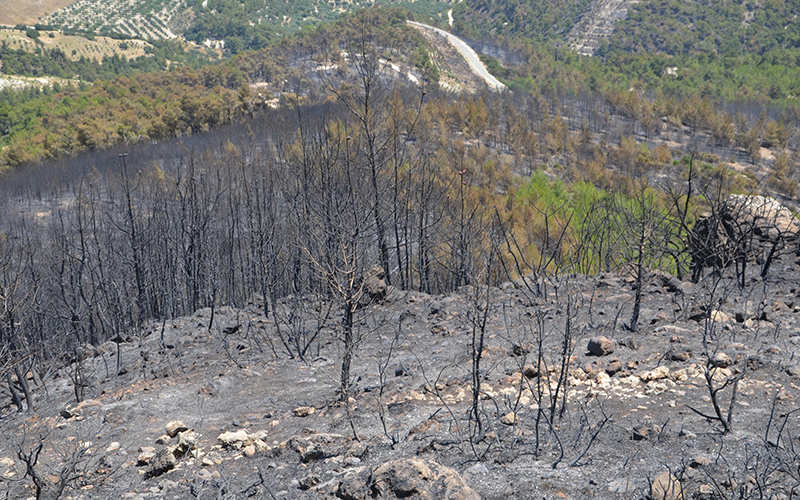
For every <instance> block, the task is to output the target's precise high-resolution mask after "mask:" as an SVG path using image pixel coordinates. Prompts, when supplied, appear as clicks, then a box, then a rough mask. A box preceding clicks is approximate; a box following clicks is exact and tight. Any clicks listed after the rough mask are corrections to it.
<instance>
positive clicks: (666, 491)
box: [650, 471, 683, 500]
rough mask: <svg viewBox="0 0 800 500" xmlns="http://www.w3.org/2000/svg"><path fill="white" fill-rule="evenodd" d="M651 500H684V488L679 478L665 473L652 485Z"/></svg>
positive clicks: (667, 472)
mask: <svg viewBox="0 0 800 500" xmlns="http://www.w3.org/2000/svg"><path fill="white" fill-rule="evenodd" d="M650 498H652V499H653V500H683V486H681V482H680V481H678V478H676V477H675V476H673V475H672V474H670V473H669V471H664V472H662V473H661V474H659V475H658V476H657V477H656V478H655V479H654V480H653V484H651V485H650Z"/></svg>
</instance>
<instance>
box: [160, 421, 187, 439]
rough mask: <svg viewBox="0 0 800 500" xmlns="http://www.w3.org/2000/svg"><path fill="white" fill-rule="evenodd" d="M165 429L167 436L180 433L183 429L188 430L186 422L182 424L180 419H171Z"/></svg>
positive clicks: (172, 436)
mask: <svg viewBox="0 0 800 500" xmlns="http://www.w3.org/2000/svg"><path fill="white" fill-rule="evenodd" d="M165 430H166V431H167V435H168V436H169V437H171V438H174V437H175V436H177V435H178V434H179V433H181V432H183V431H188V430H189V428H188V427H186V424H184V423H183V422H181V421H180V420H173V421H172V422H170V423H168V424H167V427H166V428H165Z"/></svg>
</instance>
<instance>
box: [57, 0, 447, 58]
mask: <svg viewBox="0 0 800 500" xmlns="http://www.w3.org/2000/svg"><path fill="white" fill-rule="evenodd" d="M372 5H382V6H389V7H392V6H394V7H404V8H407V9H409V11H411V12H414V13H415V14H416V15H418V16H419V17H420V19H421V20H424V21H426V22H442V21H446V20H447V15H446V13H447V11H448V10H449V9H450V8H451V6H452V5H453V2H452V1H451V0H414V1H411V0H378V1H373V0H352V1H349V2H328V1H322V0H297V1H291V2H290V1H285V0H277V1H276V0H148V1H147V2H130V1H128V0H111V1H99V0H79V1H77V2H74V3H72V4H70V5H69V6H67V7H64V8H61V9H58V10H56V11H55V12H52V13H50V14H49V15H47V16H44V17H43V18H42V22H44V23H47V24H48V25H52V26H54V27H57V28H59V29H62V30H63V29H69V30H79V31H83V32H88V33H97V34H106V35H113V36H118V37H126V38H140V39H145V40H159V39H173V38H175V37H177V36H181V35H182V36H184V37H185V38H186V39H187V40H191V41H194V42H196V43H198V44H203V43H204V42H205V43H207V44H209V45H213V46H215V47H224V50H225V52H227V53H228V54H237V53H239V52H241V51H243V50H257V49H262V48H265V47H266V46H268V45H269V44H270V43H272V42H275V41H277V40H279V39H281V38H283V37H285V36H287V35H288V34H291V33H293V32H295V31H297V30H298V29H302V28H304V27H308V26H313V25H317V24H319V23H323V22H330V21H334V20H336V19H338V18H339V17H341V16H342V15H343V14H346V13H348V12H353V11H355V10H358V9H361V8H364V7H369V6H372ZM219 42H224V43H219Z"/></svg>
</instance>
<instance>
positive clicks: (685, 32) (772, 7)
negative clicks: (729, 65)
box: [605, 0, 800, 65]
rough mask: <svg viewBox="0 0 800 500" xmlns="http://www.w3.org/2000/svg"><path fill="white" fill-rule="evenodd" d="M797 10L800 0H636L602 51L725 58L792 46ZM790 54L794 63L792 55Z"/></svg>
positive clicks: (798, 42) (796, 43) (798, 35)
mask: <svg viewBox="0 0 800 500" xmlns="http://www.w3.org/2000/svg"><path fill="white" fill-rule="evenodd" d="M798 13H800V3H798V2H792V1H788V2H784V1H775V0H769V1H766V2H752V1H747V0H728V1H725V2H712V1H710V0H690V1H681V2H678V1H675V0H649V1H647V2H640V3H637V4H635V5H634V6H633V7H632V8H631V9H630V11H629V12H628V17H627V18H626V19H624V20H622V21H620V22H618V23H617V25H616V27H615V33H614V35H613V36H612V37H611V39H610V41H609V43H608V46H607V48H606V49H605V52H606V53H631V52H634V53H639V52H648V53H651V54H653V53H663V54H668V55H672V56H681V55H701V54H705V55H714V56H725V57H729V56H738V55H741V54H753V55H764V54H765V53H767V52H770V51H776V50H781V49H796V48H800V26H798V23H797V22H795V18H796V17H797V15H798ZM778 53H779V54H782V56H780V57H781V59H784V60H785V61H788V60H789V58H788V56H787V55H786V53H782V52H778ZM791 59H792V63H793V65H794V62H796V59H797V54H795V55H794V57H792V58H791Z"/></svg>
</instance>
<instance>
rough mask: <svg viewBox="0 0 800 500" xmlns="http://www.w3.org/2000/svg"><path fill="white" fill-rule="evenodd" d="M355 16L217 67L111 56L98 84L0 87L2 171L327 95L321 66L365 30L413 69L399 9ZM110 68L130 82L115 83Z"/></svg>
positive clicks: (416, 43)
mask: <svg viewBox="0 0 800 500" xmlns="http://www.w3.org/2000/svg"><path fill="white" fill-rule="evenodd" d="M358 19H360V21H359V20H358ZM358 19H356V17H348V18H346V19H343V20H341V21H339V22H337V23H334V24H330V25H325V26H322V27H320V28H318V29H311V30H308V31H307V32H304V33H302V34H301V35H300V36H296V37H293V38H290V39H286V40H284V41H283V42H281V43H280V44H276V45H273V46H271V47H270V48H267V49H264V50H261V51H251V52H247V53H244V54H241V55H239V56H237V57H234V58H231V59H227V60H225V61H221V62H218V63H216V64H213V65H205V66H201V67H198V68H192V67H190V66H188V65H184V66H173V67H172V69H171V70H170V71H163V70H158V71H151V72H135V71H133V70H132V69H131V68H130V66H125V64H130V62H125V61H123V60H121V59H118V58H107V59H106V60H105V62H104V64H103V65H102V66H100V68H102V70H103V71H106V73H104V74H102V75H98V77H99V76H103V77H106V79H104V80H101V79H99V80H96V81H94V82H93V83H91V84H87V83H84V82H81V83H80V84H79V85H66V86H65V85H60V84H54V85H52V86H50V87H45V88H44V89H39V88H29V89H27V90H24V91H16V90H4V91H0V148H2V150H0V151H1V152H0V167H2V166H8V165H11V166H16V165H22V164H26V163H31V162H35V161H39V160H43V159H53V158H59V157H62V156H64V155H71V154H75V153H78V152H81V151H84V150H87V149H88V150H93V149H98V148H105V147H108V146H111V145H114V144H117V143H120V142H125V143H130V142H138V141H143V140H158V139H164V138H170V137H175V136H185V135H192V134H196V133H199V132H203V131H207V130H210V129H213V128H215V127H217V126H220V125H224V124H228V123H232V122H234V121H236V120H238V119H239V118H241V117H243V116H247V115H252V113H254V112H255V111H256V110H257V109H258V108H260V107H265V106H270V105H275V103H277V102H279V101H281V99H283V100H288V101H286V102H291V100H292V99H295V100H297V98H298V97H297V96H300V98H301V99H304V100H306V101H308V100H309V99H311V98H312V97H313V96H312V94H313V95H314V96H319V95H320V93H322V94H323V95H324V94H325V92H327V89H326V87H327V86H328V85H329V84H331V83H332V82H333V80H331V81H330V82H327V81H326V82H323V81H320V71H319V65H320V64H323V63H325V64H332V65H334V66H339V65H341V66H342V67H346V64H345V61H344V60H343V59H342V58H343V56H342V51H343V50H345V49H346V48H347V46H348V43H351V41H352V40H358V39H360V37H363V36H364V35H363V30H364V29H366V28H365V26H369V29H370V31H371V32H375V33H377V34H378V35H375V36H373V37H372V38H370V40H369V46H372V47H375V49H374V50H378V51H379V52H380V53H381V54H382V57H384V58H385V59H389V58H391V59H392V61H393V62H392V64H393V65H394V66H395V67H397V68H399V69H402V70H403V71H406V69H407V68H413V67H414V65H415V61H417V60H418V59H419V54H420V53H423V52H424V51H425V48H424V47H425V46H426V42H425V39H424V38H423V37H422V35H420V34H419V33H418V32H417V31H416V30H414V29H413V28H410V27H407V26H406V23H405V20H406V17H405V13H404V12H403V11H400V10H396V9H381V8H376V9H370V10H369V12H365V13H364V14H363V15H361V16H358ZM365 23H366V24H365ZM160 43H165V42H160ZM167 43H168V42H167ZM0 54H2V52H0ZM12 55H13V56H15V57H19V59H20V61H21V62H23V63H25V64H28V63H30V64H29V65H30V66H31V68H33V69H36V65H44V64H49V65H50V66H47V67H46V68H41V69H42V71H45V70H47V71H49V72H56V73H60V72H70V71H81V70H83V69H85V70H86V71H87V72H91V71H93V70H96V69H97V67H95V66H92V65H91V64H88V65H87V66H85V67H84V66H83V64H84V63H85V61H84V62H81V61H77V62H74V61H70V60H69V59H67V58H64V57H61V58H59V59H57V60H49V59H48V57H46V55H45V54H40V55H38V56H36V55H31V56H30V57H28V55H27V54H22V55H19V54H16V53H14V54H12ZM159 57H162V58H163V54H162V55H161V56H158V55H155V54H154V56H153V57H150V58H148V59H144V61H146V62H151V63H153V64H157V63H158V61H159V60H160V59H159ZM331 61H333V62H332V63H330V62H331ZM399 65H403V67H402V68H400V66H399ZM115 68H116V71H117V72H118V74H120V75H126V76H121V77H117V76H116V75H115V74H114V72H115ZM427 70H428V71H433V70H434V68H432V67H429V68H428V69H427ZM26 71H27V70H26ZM392 71H395V70H392ZM425 71H426V70H425V68H424V67H423V68H422V69H420V70H419V71H418V73H419V74H420V75H424V74H425ZM33 72H34V73H36V71H33ZM398 72H399V70H398ZM109 76H114V78H113V79H112V78H108V77H109ZM346 76H347V71H343V72H342V74H341V75H339V74H338V72H336V74H333V75H330V78H331V79H336V81H337V82H338V81H340V80H341V79H342V78H343V77H346Z"/></svg>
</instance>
